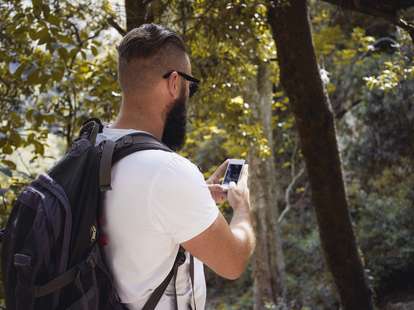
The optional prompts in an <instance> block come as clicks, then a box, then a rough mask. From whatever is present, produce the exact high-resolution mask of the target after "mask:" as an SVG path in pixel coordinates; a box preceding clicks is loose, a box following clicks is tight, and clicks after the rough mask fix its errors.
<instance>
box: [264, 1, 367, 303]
mask: <svg viewBox="0 0 414 310" xmlns="http://www.w3.org/2000/svg"><path fill="white" fill-rule="evenodd" d="M279 2H280V1H272V2H271V3H270V5H269V15H268V17H269V23H270V26H271V28H272V31H273V37H274V40H275V43H276V47H277V53H278V62H279V67H280V80H281V84H282V86H283V88H284V89H285V91H286V93H287V95H288V97H289V100H290V105H291V108H292V111H293V113H294V116H295V120H296V126H297V129H298V132H299V138H300V143H301V148H302V153H303V156H304V159H305V163H306V168H307V171H308V176H309V181H310V186H311V190H312V203H313V205H314V207H315V212H316V217H317V221H318V226H319V235H320V239H321V245H322V249H323V252H324V256H325V260H326V263H327V265H328V268H329V270H330V272H331V273H332V275H333V280H334V282H335V284H336V287H337V290H338V293H339V296H340V299H341V303H342V305H343V307H344V309H346V310H370V309H373V304H372V299H371V290H370V288H369V287H368V284H367V281H366V278H365V274H364V269H363V266H362V262H361V259H360V257H359V255H358V250H357V245H356V240H355V235H354V232H353V230H352V224H351V219H350V216H349V212H348V205H347V200H346V195H345V188H344V183H343V176H342V167H341V161H340V157H339V151H338V145H337V140H336V132H335V124H334V115H333V113H332V110H331V106H330V102H329V98H328V96H327V93H326V90H325V89H324V86H323V84H322V80H321V76H320V72H319V68H318V64H317V62H316V57H315V51H314V47H313V42H312V36H311V29H310V24H309V19H308V18H309V14H308V7H307V3H306V0H294V1H289V3H286V1H283V3H282V4H280V3H279Z"/></svg>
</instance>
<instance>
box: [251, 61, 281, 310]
mask: <svg viewBox="0 0 414 310" xmlns="http://www.w3.org/2000/svg"><path fill="white" fill-rule="evenodd" d="M257 67H258V68H257V78H256V80H255V83H254V84H253V86H252V87H250V88H249V92H251V93H253V94H255V96H254V97H255V98H252V100H251V101H250V102H252V110H253V112H252V120H253V121H256V122H258V123H259V124H260V127H261V128H262V130H263V134H264V136H265V138H266V139H267V144H268V147H269V148H270V150H271V151H270V152H269V154H266V155H263V154H261V152H260V150H259V148H260V145H257V144H252V145H251V147H250V151H249V156H248V161H249V171H250V193H251V195H250V197H251V205H252V210H253V219H254V227H255V231H256V238H257V245H256V250H255V254H254V256H253V276H254V283H255V291H254V308H255V309H258V310H259V309H264V308H265V306H266V305H269V304H273V305H278V304H279V303H282V302H285V297H286V286H285V266H284V257H283V252H282V238H281V235H280V229H279V225H278V223H277V220H278V218H279V208H280V206H279V205H278V202H279V201H280V200H281V197H280V196H281V193H282V191H281V184H280V178H277V176H280V171H277V170H276V168H275V158H274V152H273V149H274V142H273V126H272V103H273V91H272V79H271V66H270V64H269V63H265V62H263V61H262V62H260V63H259V65H258V66H257ZM250 96H251V95H250ZM278 182H279V184H278Z"/></svg>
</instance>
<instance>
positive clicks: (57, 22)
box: [46, 14, 60, 27]
mask: <svg viewBox="0 0 414 310" xmlns="http://www.w3.org/2000/svg"><path fill="white" fill-rule="evenodd" d="M46 20H47V21H48V22H49V23H51V24H52V25H55V26H58V27H59V26H60V19H59V17H57V16H56V15H53V14H49V16H48V17H47V18H46Z"/></svg>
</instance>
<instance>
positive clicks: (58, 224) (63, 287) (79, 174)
mask: <svg viewBox="0 0 414 310" xmlns="http://www.w3.org/2000/svg"><path fill="white" fill-rule="evenodd" d="M102 129H103V125H102V123H101V122H100V121H99V120H98V119H89V120H88V121H86V122H85V123H84V124H83V126H82V128H81V131H80V134H79V137H78V138H77V139H76V140H75V141H74V142H73V144H72V146H71V148H70V149H69V151H68V152H67V153H66V154H65V156H64V157H63V158H62V159H61V160H60V161H59V162H58V163H57V164H56V165H55V166H54V167H53V168H51V169H50V170H49V171H48V173H47V174H41V175H40V176H39V177H38V178H37V179H36V180H34V181H33V182H32V183H30V184H29V185H28V186H26V187H25V188H24V189H23V191H22V192H21V194H20V195H19V196H18V198H17V199H16V201H15V203H14V205H13V209H12V212H11V214H10V216H9V219H8V222H7V226H6V228H5V229H3V230H2V231H1V234H0V238H1V241H2V253H1V267H2V274H3V282H4V286H5V299H6V307H7V309H9V310H48V309H50V310H55V309H62V310H78V309H82V310H109V309H111V310H122V309H126V307H125V306H124V305H123V304H122V303H121V302H120V299H119V297H118V294H117V292H116V290H115V288H114V284H113V277H112V275H111V273H110V271H109V269H108V267H107V265H106V263H105V258H104V255H103V250H102V247H101V243H102V242H103V239H104V236H103V234H102V233H101V230H100V227H99V217H100V211H101V205H102V199H103V194H104V193H105V191H107V190H110V189H111V167H112V165H113V164H114V163H116V162H117V161H119V160H120V159H122V158H124V157H125V156H127V155H129V154H131V153H133V152H138V151H142V150H150V149H153V150H163V151H166V152H171V150H170V149H169V148H168V147H167V146H165V145H164V144H162V143H161V142H160V141H158V140H157V139H156V138H154V137H153V136H151V135H150V134H147V133H143V132H137V133H132V134H129V135H126V136H124V137H121V138H120V139H119V140H117V141H116V142H114V141H112V140H104V141H103V142H101V143H100V144H99V145H95V141H96V136H97V134H98V133H99V132H102ZM184 261H185V253H184V249H183V248H182V247H181V246H180V248H179V251H178V253H177V256H176V259H175V262H174V265H173V267H172V269H171V271H170V272H169V274H168V275H167V277H166V278H165V280H164V281H163V282H162V283H161V284H160V285H159V286H158V287H157V288H156V289H155V290H154V292H153V293H152V294H151V296H150V298H149V299H148V301H147V302H146V304H145V306H144V308H143V310H153V309H154V308H155V307H156V305H157V304H158V302H159V300H160V298H161V296H162V294H163V293H164V291H165V289H166V288H167V286H168V284H169V282H170V281H171V279H172V278H174V281H175V278H176V275H177V270H178V267H179V266H180V265H181V264H183V263H184ZM190 277H191V282H192V288H193V286H194V285H193V282H194V262H193V257H192V256H190ZM174 283H175V282H174ZM193 291H194V290H193ZM175 306H176V309H178V307H177V296H176V294H175Z"/></svg>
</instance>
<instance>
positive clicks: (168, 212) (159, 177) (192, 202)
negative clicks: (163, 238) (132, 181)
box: [149, 153, 219, 243]
mask: <svg viewBox="0 0 414 310" xmlns="http://www.w3.org/2000/svg"><path fill="white" fill-rule="evenodd" d="M149 198H150V199H149V204H150V205H149V208H150V209H151V211H152V218H153V220H154V222H155V224H157V225H158V226H159V227H160V229H162V230H163V232H164V233H166V234H168V235H170V236H171V237H172V238H173V239H174V240H175V242H177V243H183V242H185V241H187V240H190V239H192V238H194V237H195V236H197V235H199V234H200V233H202V232H203V231H204V230H205V229H207V228H208V227H209V226H210V225H211V224H212V223H213V222H214V221H215V220H216V218H217V215H218V213H219V210H218V208H217V206H216V204H215V202H214V200H213V198H212V197H211V194H210V191H209V189H208V186H207V184H206V182H205V180H204V177H203V175H202V174H201V172H200V171H199V170H198V168H197V167H196V166H195V165H194V164H192V163H191V162H190V161H189V160H187V159H185V158H183V157H181V156H179V155H177V154H174V153H173V154H171V160H170V161H169V162H168V164H162V166H161V167H160V169H159V170H158V171H157V174H156V176H155V177H154V179H153V183H152V186H151V193H150V196H149Z"/></svg>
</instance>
